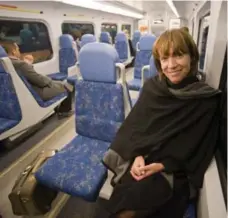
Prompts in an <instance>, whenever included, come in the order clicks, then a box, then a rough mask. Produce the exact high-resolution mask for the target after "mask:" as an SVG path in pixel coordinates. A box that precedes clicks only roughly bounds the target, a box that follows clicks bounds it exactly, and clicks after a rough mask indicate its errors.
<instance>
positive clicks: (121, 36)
mask: <svg viewBox="0 0 228 218" xmlns="http://www.w3.org/2000/svg"><path fill="white" fill-rule="evenodd" d="M117 41H118V42H123V41H124V42H125V41H127V36H126V34H125V33H124V32H120V33H117V34H116V42H117Z"/></svg>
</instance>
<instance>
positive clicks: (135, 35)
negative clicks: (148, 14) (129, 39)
mask: <svg viewBox="0 0 228 218" xmlns="http://www.w3.org/2000/svg"><path fill="white" fill-rule="evenodd" d="M140 37H141V32H140V31H139V30H136V31H135V32H134V34H133V38H140Z"/></svg>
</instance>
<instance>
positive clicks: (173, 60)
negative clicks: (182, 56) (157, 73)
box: [168, 57, 177, 68]
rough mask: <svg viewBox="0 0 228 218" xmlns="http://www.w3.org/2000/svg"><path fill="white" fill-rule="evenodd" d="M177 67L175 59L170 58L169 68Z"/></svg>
mask: <svg viewBox="0 0 228 218" xmlns="http://www.w3.org/2000/svg"><path fill="white" fill-rule="evenodd" d="M176 66H177V62H176V59H175V58H174V57H169V58H168V68H175V67H176Z"/></svg>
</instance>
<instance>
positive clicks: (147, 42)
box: [139, 34, 156, 51]
mask: <svg viewBox="0 0 228 218" xmlns="http://www.w3.org/2000/svg"><path fill="white" fill-rule="evenodd" d="M155 40H156V36H154V35H152V34H145V35H143V36H141V38H140V40H139V49H140V51H142V50H143V51H149V50H152V48H153V45H154V42H155Z"/></svg>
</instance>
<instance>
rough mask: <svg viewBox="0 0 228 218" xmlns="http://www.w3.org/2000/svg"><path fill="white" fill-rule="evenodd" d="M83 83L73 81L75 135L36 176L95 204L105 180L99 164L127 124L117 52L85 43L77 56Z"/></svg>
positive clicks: (103, 168)
mask: <svg viewBox="0 0 228 218" xmlns="http://www.w3.org/2000/svg"><path fill="white" fill-rule="evenodd" d="M79 59H80V72H81V75H82V78H83V79H82V80H77V81H76V84H75V86H76V102H75V115H76V116H75V122H76V133H77V134H78V135H76V136H75V137H74V138H73V139H72V140H71V142H70V143H68V144H67V145H66V146H65V147H64V148H63V149H62V150H61V151H59V152H58V153H57V154H56V155H55V156H54V157H52V158H51V159H49V160H48V161H47V162H46V163H45V164H44V165H43V166H42V167H41V169H40V170H39V171H38V172H37V173H36V178H37V180H38V181H39V182H41V183H42V184H44V185H47V186H49V187H52V188H54V189H57V190H59V191H61V192H65V193H68V194H69V195H72V196H78V197H82V198H83V199H85V200H87V201H95V200H96V199H97V197H98V194H99V191H100V189H101V187H102V185H103V184H104V181H105V179H106V176H107V175H106V174H107V172H106V168H105V167H104V166H103V164H102V163H101V160H102V158H103V156H104V154H105V152H106V151H107V149H108V147H109V145H110V143H111V142H112V140H113V138H114V137H115V134H116V132H117V130H118V128H119V127H120V125H121V123H122V122H123V120H124V119H125V110H124V95H123V87H122V85H121V84H118V83H117V82H116V80H117V76H116V66H115V65H116V62H117V60H118V54H117V52H116V50H115V49H114V48H113V47H112V46H111V45H108V44H105V43H89V44H87V45H85V46H83V47H82V49H81V51H80V54H79Z"/></svg>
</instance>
